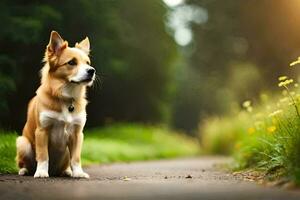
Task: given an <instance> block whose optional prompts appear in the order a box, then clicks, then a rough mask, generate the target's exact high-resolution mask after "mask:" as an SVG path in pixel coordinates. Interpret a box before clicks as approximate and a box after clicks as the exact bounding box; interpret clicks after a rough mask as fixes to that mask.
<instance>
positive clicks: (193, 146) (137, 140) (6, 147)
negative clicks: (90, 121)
mask: <svg viewBox="0 0 300 200" xmlns="http://www.w3.org/2000/svg"><path fill="white" fill-rule="evenodd" d="M16 135H17V134H16V133H15V134H13V133H4V132H2V133H1V134H0V141H1V142H0V157H1V162H0V173H15V172H16V171H17V168H16V164H15V155H16V149H15V148H16V147H15V139H16ZM198 153H199V145H198V144H197V143H196V142H195V141H194V140H192V139H191V138H188V137H187V136H185V135H183V134H179V133H176V132H174V131H171V130H169V129H167V128H165V127H159V126H145V125H137V124H116V125H111V126H108V127H104V128H97V129H93V130H88V131H85V139H84V145H83V150H82V162H83V165H88V164H94V163H111V162H127V161H134V160H149V159H160V158H173V157H179V156H192V155H196V154H198Z"/></svg>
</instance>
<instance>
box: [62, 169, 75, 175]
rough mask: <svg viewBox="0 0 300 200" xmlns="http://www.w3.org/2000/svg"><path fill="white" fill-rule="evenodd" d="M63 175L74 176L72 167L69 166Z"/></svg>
mask: <svg viewBox="0 0 300 200" xmlns="http://www.w3.org/2000/svg"><path fill="white" fill-rule="evenodd" d="M62 175H63V176H67V177H72V176H73V172H72V170H71V168H67V169H66V170H65V171H64V172H63V173H62Z"/></svg>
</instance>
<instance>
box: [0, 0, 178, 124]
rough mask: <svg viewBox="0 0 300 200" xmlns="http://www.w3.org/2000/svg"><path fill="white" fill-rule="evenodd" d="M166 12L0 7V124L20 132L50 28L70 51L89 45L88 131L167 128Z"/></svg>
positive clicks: (115, 4) (149, 7) (109, 4)
mask: <svg viewBox="0 0 300 200" xmlns="http://www.w3.org/2000/svg"><path fill="white" fill-rule="evenodd" d="M166 11H167V9H166V7H165V6H164V4H163V3H162V1H160V0H154V1H153V0H144V1H140V0H129V1H127V0H126V1H125V0H122V1H111V0H102V1H98V0H90V1H82V0H75V1H73V0H72V1H71V0H66V1H63V2H59V3H58V2H56V1H43V2H37V1H33V0H31V1H26V4H25V3H24V2H20V1H8V0H4V1H1V3H0V22H1V24H3V25H5V28H2V29H1V30H0V49H1V50H0V85H1V86H0V87H1V88H0V89H3V90H0V99H1V100H0V108H1V110H2V109H3V110H5V111H6V112H1V114H0V126H2V127H5V128H21V127H22V126H23V124H24V121H25V115H26V105H27V103H28V100H29V99H30V98H31V97H32V96H33V95H34V92H35V90H36V89H37V87H38V85H39V75H38V72H39V70H40V68H41V60H42V58H43V53H44V50H45V47H46V45H47V43H48V40H49V34H50V32H51V30H56V31H58V32H59V33H61V35H62V36H63V38H65V39H66V40H68V41H69V44H70V45H71V46H73V45H74V44H75V42H77V41H80V40H82V39H83V38H84V37H85V36H88V37H89V39H90V41H91V49H92V51H91V57H92V59H91V60H92V65H93V66H94V67H95V68H96V69H97V72H98V73H97V74H98V75H99V79H100V82H101V83H98V85H97V83H96V86H95V89H92V91H91V92H90V95H89V100H90V102H91V103H90V104H89V107H88V109H89V110H88V113H89V120H88V126H99V125H101V124H104V123H105V122H106V121H108V120H122V121H142V122H162V121H164V122H166V121H167V119H168V118H169V115H170V106H169V104H168V101H169V100H170V98H171V96H172V91H171V89H170V88H172V85H173V82H172V80H173V73H174V71H173V70H172V64H173V60H174V58H175V56H176V54H177V50H176V46H175V43H174V41H173V40H172V39H171V37H170V36H169V35H168V34H167V32H166V31H165V25H164V16H165V13H166ZM99 84H100V85H99ZM20 116H22V117H20Z"/></svg>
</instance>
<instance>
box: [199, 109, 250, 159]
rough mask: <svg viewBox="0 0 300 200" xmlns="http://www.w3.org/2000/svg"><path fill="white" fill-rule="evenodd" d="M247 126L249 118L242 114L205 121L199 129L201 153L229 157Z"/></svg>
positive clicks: (245, 132)
mask: <svg viewBox="0 0 300 200" xmlns="http://www.w3.org/2000/svg"><path fill="white" fill-rule="evenodd" d="M233 119H234V120H233ZM249 124H250V123H249V118H248V116H247V114H246V113H244V112H241V113H239V114H238V115H236V116H229V117H222V118H219V117H215V118H210V119H206V120H205V121H204V122H203V123H202V124H201V126H200V127H199V138H200V141H201V148H202V149H203V152H204V153H207V154H218V155H231V154H232V153H234V151H235V150H236V148H238V146H237V141H240V140H241V139H243V138H244V137H245V136H246V134H247V127H248V126H249Z"/></svg>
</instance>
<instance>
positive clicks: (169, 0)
mask: <svg viewBox="0 0 300 200" xmlns="http://www.w3.org/2000/svg"><path fill="white" fill-rule="evenodd" d="M163 2H164V3H165V4H166V5H167V6H169V7H175V6H178V5H180V4H182V3H183V2H184V0H163Z"/></svg>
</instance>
